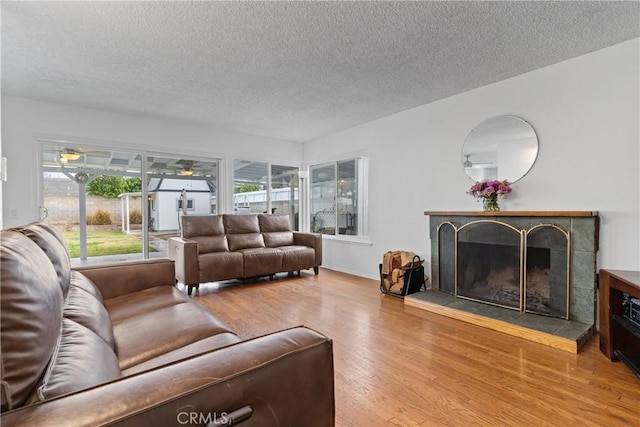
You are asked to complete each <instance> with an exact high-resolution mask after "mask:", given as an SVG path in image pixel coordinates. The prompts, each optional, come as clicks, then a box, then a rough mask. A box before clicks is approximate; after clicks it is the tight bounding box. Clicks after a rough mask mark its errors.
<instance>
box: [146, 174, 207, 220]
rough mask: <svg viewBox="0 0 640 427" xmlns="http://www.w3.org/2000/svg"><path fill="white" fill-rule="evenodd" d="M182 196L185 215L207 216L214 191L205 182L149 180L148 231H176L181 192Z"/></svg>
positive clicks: (179, 212) (180, 205)
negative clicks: (184, 204)
mask: <svg viewBox="0 0 640 427" xmlns="http://www.w3.org/2000/svg"><path fill="white" fill-rule="evenodd" d="M183 190H184V191H185V195H186V197H185V198H186V213H187V215H203V214H210V213H211V194H212V193H213V192H214V189H213V188H212V187H211V184H210V183H209V182H208V181H205V180H197V179H165V178H152V179H151V180H150V181H149V185H148V187H147V191H148V194H149V228H150V229H151V230H153V231H173V230H179V229H180V216H181V215H183V210H182V192H183Z"/></svg>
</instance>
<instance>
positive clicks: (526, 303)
mask: <svg viewBox="0 0 640 427" xmlns="http://www.w3.org/2000/svg"><path fill="white" fill-rule="evenodd" d="M438 247H439V263H440V265H439V274H440V290H442V291H444V292H448V293H450V294H452V295H455V296H456V297H458V298H462V299H468V300H473V301H478V302H483V303H486V304H491V305H496V306H499V307H504V308H508V309H513V310H519V311H521V312H530V313H536V314H542V315H547V316H553V317H560V318H564V319H569V314H570V313H569V303H570V296H569V289H570V286H569V284H570V278H569V262H570V259H569V257H570V253H571V250H570V232H569V231H566V230H563V229H562V228H561V227H559V226H557V225H555V224H538V225H535V226H532V227H529V228H524V229H518V228H516V227H514V226H512V225H510V224H508V223H506V222H501V221H496V220H478V221H472V222H469V223H467V224H464V225H461V226H456V225H454V224H453V223H451V222H449V221H445V222H442V223H441V224H440V225H439V226H438Z"/></svg>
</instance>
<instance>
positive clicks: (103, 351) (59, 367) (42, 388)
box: [29, 319, 121, 403]
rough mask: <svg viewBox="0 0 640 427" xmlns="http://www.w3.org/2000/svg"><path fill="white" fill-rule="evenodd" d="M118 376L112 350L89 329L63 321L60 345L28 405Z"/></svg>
mask: <svg viewBox="0 0 640 427" xmlns="http://www.w3.org/2000/svg"><path fill="white" fill-rule="evenodd" d="M120 376H121V371H120V367H119V365H118V357H117V356H116V354H115V352H114V351H113V349H112V348H110V347H109V346H108V345H107V343H105V342H104V340H103V339H102V338H100V337H99V336H98V335H96V334H95V333H93V332H92V331H91V330H89V329H87V328H85V327H84V326H82V325H80V324H79V323H76V322H74V321H73V320H69V319H63V320H62V332H61V335H60V343H59V345H58V347H57V348H56V352H55V353H54V355H53V357H52V358H51V363H50V364H49V366H48V368H47V370H46V372H45V373H44V375H43V376H42V379H41V381H40V382H39V384H38V387H37V389H36V392H35V394H33V395H32V396H31V398H30V399H29V403H34V402H41V401H43V400H46V399H50V398H53V397H56V396H60V395H62V394H65V393H72V392H74V391H78V390H84V389H86V388H89V387H93V386H95V385H98V384H102V383H105V382H107V381H112V380H114V379H116V378H119V377H120Z"/></svg>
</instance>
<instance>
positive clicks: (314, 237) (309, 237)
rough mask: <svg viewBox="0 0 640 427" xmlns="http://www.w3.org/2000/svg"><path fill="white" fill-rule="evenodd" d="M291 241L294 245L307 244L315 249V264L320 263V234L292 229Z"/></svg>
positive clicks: (318, 264)
mask: <svg viewBox="0 0 640 427" xmlns="http://www.w3.org/2000/svg"><path fill="white" fill-rule="evenodd" d="M293 241H294V242H295V244H296V245H302V246H308V247H310V248H313V249H315V251H316V255H315V261H316V266H320V265H322V234H318V233H302V232H299V231H294V232H293Z"/></svg>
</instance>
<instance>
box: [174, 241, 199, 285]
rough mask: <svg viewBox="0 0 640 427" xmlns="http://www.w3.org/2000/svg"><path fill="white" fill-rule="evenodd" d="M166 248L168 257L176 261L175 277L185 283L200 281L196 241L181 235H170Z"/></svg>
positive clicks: (192, 283)
mask: <svg viewBox="0 0 640 427" xmlns="http://www.w3.org/2000/svg"><path fill="white" fill-rule="evenodd" d="M167 250H168V253H169V258H171V259H172V260H174V261H175V263H176V279H178V280H179V281H180V282H182V283H184V284H185V285H196V284H198V283H200V262H199V260H198V242H196V241H193V240H189V239H185V238H183V237H170V238H169V240H168V241H167Z"/></svg>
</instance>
